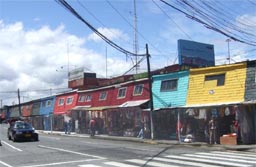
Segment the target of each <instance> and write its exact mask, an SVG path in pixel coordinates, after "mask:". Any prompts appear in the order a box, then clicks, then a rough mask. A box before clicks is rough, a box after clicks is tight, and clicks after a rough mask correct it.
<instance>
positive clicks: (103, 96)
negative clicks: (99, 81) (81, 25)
mask: <svg viewBox="0 0 256 167" xmlns="http://www.w3.org/2000/svg"><path fill="white" fill-rule="evenodd" d="M106 99H107V92H101V93H100V98H99V100H106Z"/></svg>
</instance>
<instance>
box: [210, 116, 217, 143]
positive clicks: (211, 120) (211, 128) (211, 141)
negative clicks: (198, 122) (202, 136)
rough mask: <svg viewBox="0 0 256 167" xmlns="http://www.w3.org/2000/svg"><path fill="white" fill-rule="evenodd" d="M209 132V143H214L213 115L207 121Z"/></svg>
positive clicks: (214, 126) (214, 123) (214, 125)
mask: <svg viewBox="0 0 256 167" xmlns="http://www.w3.org/2000/svg"><path fill="white" fill-rule="evenodd" d="M209 134H210V136H209V140H210V141H209V142H210V144H216V122H215V119H214V117H212V118H211V119H210V121H209Z"/></svg>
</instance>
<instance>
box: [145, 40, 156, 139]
mask: <svg viewBox="0 0 256 167" xmlns="http://www.w3.org/2000/svg"><path fill="white" fill-rule="evenodd" d="M146 56H147V67H148V86H149V97H150V100H149V105H150V127H151V139H152V140H153V139H154V123H153V110H154V107H153V96H152V80H151V71H150V62H149V57H150V55H149V53H148V44H146Z"/></svg>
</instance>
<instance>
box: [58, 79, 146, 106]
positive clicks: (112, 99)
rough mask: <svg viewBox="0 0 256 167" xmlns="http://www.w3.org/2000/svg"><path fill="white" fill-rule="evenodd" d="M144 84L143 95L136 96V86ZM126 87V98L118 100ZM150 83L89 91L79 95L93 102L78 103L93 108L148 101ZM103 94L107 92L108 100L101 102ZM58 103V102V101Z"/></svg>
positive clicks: (129, 84)
mask: <svg viewBox="0 0 256 167" xmlns="http://www.w3.org/2000/svg"><path fill="white" fill-rule="evenodd" d="M138 84H143V91H142V94H141V95H137V96H134V95H133V91H134V87H135V85H138ZM122 87H126V88H127V89H126V96H125V97H124V98H117V95H118V90H119V88H122ZM148 90H149V89H148V81H147V80H144V81H139V82H132V83H128V84H123V85H121V87H114V86H113V87H109V88H106V89H100V90H95V91H89V92H88V91H87V92H80V93H79V95H82V94H83V95H88V94H90V95H91V96H92V100H91V101H90V102H77V105H78V106H82V105H84V106H91V107H101V106H118V105H121V104H123V103H125V102H127V101H134V100H146V99H149V98H150V96H149V91H148ZM101 92H107V99H106V100H99V96H100V93H101ZM56 101H57V100H56Z"/></svg>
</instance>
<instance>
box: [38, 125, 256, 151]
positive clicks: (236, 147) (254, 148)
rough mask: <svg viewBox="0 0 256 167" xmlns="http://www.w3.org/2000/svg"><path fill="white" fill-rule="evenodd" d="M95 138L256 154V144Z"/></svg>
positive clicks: (59, 133)
mask: <svg viewBox="0 0 256 167" xmlns="http://www.w3.org/2000/svg"><path fill="white" fill-rule="evenodd" d="M37 132H38V133H43V134H48V135H64V136H72V137H74V136H75V137H80V138H83V137H85V138H89V137H90V136H89V135H88V134H77V133H71V134H65V133H64V132H60V131H42V130H39V131H37ZM93 138H95V139H104V140H115V141H130V142H138V143H147V144H165V145H170V146H184V147H200V148H206V149H209V150H235V151H251V152H256V144H250V145H221V144H208V143H205V142H191V143H184V142H179V141H177V140H155V139H154V140H152V139H141V138H136V137H123V136H109V135H95V136H94V137H93Z"/></svg>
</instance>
